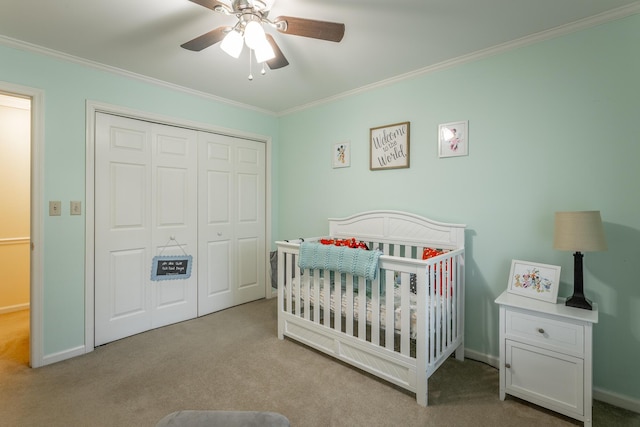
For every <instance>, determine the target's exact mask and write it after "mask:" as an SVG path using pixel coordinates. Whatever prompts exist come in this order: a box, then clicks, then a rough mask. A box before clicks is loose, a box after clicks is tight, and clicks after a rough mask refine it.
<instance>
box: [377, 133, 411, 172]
mask: <svg viewBox="0 0 640 427" xmlns="http://www.w3.org/2000/svg"><path fill="white" fill-rule="evenodd" d="M369 144H370V150H371V151H370V153H371V156H370V158H369V169H371V170H380V169H399V168H408V167H409V122H402V123H396V124H393V125H385V126H380V127H375V128H371V129H370V131H369Z"/></svg>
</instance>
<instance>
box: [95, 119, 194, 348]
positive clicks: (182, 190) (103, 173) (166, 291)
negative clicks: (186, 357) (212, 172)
mask: <svg viewBox="0 0 640 427" xmlns="http://www.w3.org/2000/svg"><path fill="white" fill-rule="evenodd" d="M196 135H197V133H196V132H195V131H189V130H185V129H181V128H174V127H170V126H163V125H157V124H151V123H147V122H143V121H139V120H133V119H127V118H122V117H118V116H112V115H108V114H102V113H98V114H97V115H96V159H95V194H96V198H95V200H96V201H95V345H100V344H104V343H107V342H110V341H114V340H116V339H119V338H123V337H126V336H130V335H133V334H136V333H139V332H143V331H146V330H149V329H152V328H155V327H159V326H163V325H166V324H170V323H175V322H178V321H182V320H186V319H190V318H193V317H195V316H196V315H197V275H196V274H195V272H196V271H197V270H196V268H197V256H196V255H197V254H196V250H197V137H196ZM171 237H173V238H174V239H175V240H171ZM177 243H179V244H180V245H181V246H177ZM165 245H169V246H167V247H165ZM183 251H184V252H186V253H187V254H189V255H192V256H193V263H194V265H193V269H192V272H193V274H192V275H191V278H189V279H183V280H163V281H151V263H152V258H153V257H154V256H155V255H159V254H162V255H182V254H183Z"/></svg>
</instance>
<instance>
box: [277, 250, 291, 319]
mask: <svg viewBox="0 0 640 427" xmlns="http://www.w3.org/2000/svg"><path fill="white" fill-rule="evenodd" d="M283 258H284V259H285V263H286V264H285V265H286V267H285V275H284V278H283V283H285V284H286V287H287V313H291V312H292V311H293V298H292V297H291V295H292V294H293V281H292V279H291V278H292V277H293V254H291V253H286V254H285V256H284V257H283ZM278 274H280V273H278Z"/></svg>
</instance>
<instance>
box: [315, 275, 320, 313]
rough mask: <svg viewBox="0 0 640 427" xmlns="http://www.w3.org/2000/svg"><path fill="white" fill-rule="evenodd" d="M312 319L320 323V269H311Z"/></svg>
mask: <svg viewBox="0 0 640 427" xmlns="http://www.w3.org/2000/svg"><path fill="white" fill-rule="evenodd" d="M313 321H314V322H315V323H320V270H318V269H316V270H313Z"/></svg>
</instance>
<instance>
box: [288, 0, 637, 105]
mask: <svg viewBox="0 0 640 427" xmlns="http://www.w3.org/2000/svg"><path fill="white" fill-rule="evenodd" d="M638 13H640V1H637V2H635V3H632V4H630V5H627V6H623V7H619V8H616V9H612V10H609V11H607V12H603V13H601V14H598V15H594V16H590V17H588V18H585V19H581V20H579V21H575V22H572V23H570V24H566V25H562V26H560V27H556V28H552V29H550V30H546V31H541V32H539V33H535V34H532V35H529V36H525V37H521V38H519V39H516V40H512V41H509V42H506V43H502V44H499V45H496V46H492V47H490V48H487V49H482V50H479V51H476V52H472V53H470V54H467V55H463V56H460V57H457V58H453V59H451V60H447V61H443V62H440V63H437V64H434V65H430V66H428V67H425V68H421V69H418V70H414V71H410V72H408V73H405V74H400V75H398V76H395V77H391V78H388V79H385V80H380V81H378V82H375V83H372V84H370V85H366V86H362V87H359V88H357V89H353V90H350V91H347V92H342V93H340V94H338V95H335V96H331V97H328V98H324V99H321V100H318V101H314V102H310V103H308V104H304V105H300V106H298V107H294V108H291V109H288V110H283V111H280V112H278V116H286V115H289V114H292V113H295V112H298V111H302V110H306V109H309V108H313V107H316V106H319V105H323V104H327V103H330V102H333V101H337V100H339V99H343V98H347V97H350V96H352V95H356V94H360V93H364V92H368V91H371V90H374V89H378V88H381V87H385V86H389V85H392V84H395V83H398V82H401V81H404V80H409V79H413V78H416V77H420V76H423V75H425V74H429V73H433V72H436V71H441V70H445V69H447V68H453V67H456V66H458V65H462V64H467V63H470V62H474V61H478V60H480V59H484V58H488V57H491V56H494V55H498V54H501V53H504V52H508V51H510V50H515V49H519V48H521V47H525V46H529V45H532V44H535V43H539V42H542V41H546V40H551V39H554V38H557V37H561V36H564V35H567V34H571V33H575V32H577V31H582V30H585V29H588V28H592V27H595V26H598V25H601V24H604V23H607V22H610V21H615V20H618V19H622V18H626V17H627V16H631V15H635V14H638Z"/></svg>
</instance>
